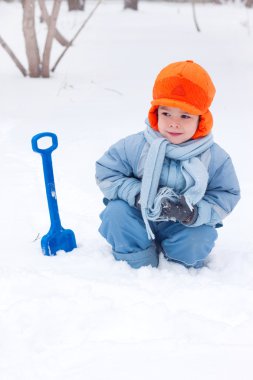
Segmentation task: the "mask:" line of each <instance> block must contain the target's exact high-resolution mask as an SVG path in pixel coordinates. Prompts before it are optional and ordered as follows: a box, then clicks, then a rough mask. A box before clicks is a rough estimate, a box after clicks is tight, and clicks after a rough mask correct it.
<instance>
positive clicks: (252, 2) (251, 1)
mask: <svg viewBox="0 0 253 380" xmlns="http://www.w3.org/2000/svg"><path fill="white" fill-rule="evenodd" d="M244 4H245V7H247V8H252V7H253V0H246V1H245V3H244Z"/></svg>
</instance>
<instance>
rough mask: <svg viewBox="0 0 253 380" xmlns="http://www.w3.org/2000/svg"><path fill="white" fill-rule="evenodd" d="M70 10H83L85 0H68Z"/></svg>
mask: <svg viewBox="0 0 253 380" xmlns="http://www.w3.org/2000/svg"><path fill="white" fill-rule="evenodd" d="M68 5H69V11H83V10H84V5H85V0H68Z"/></svg>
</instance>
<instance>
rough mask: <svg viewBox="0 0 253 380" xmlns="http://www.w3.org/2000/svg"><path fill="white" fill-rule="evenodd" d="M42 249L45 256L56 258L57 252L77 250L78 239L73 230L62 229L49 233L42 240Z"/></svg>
mask: <svg viewBox="0 0 253 380" xmlns="http://www.w3.org/2000/svg"><path fill="white" fill-rule="evenodd" d="M41 248H42V252H43V254H44V255H45V256H55V255H56V252H57V251H61V250H62V251H65V252H70V251H72V250H73V249H74V248H76V238H75V234H74V232H73V231H72V230H69V229H68V230H65V229H64V228H62V229H61V230H59V231H49V232H48V233H47V234H46V235H45V236H43V237H42V239H41Z"/></svg>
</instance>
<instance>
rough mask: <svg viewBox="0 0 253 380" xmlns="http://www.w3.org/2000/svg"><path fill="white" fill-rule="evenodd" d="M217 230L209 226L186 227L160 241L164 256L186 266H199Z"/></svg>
mask: <svg viewBox="0 0 253 380" xmlns="http://www.w3.org/2000/svg"><path fill="white" fill-rule="evenodd" d="M216 239H217V231H216V229H215V228H214V227H211V226H206V225H203V226H200V227H195V228H194V227H192V228H189V227H186V228H185V229H183V230H182V231H180V232H178V233H176V234H174V235H173V236H171V237H168V238H167V239H165V240H164V241H163V242H162V248H163V251H164V254H165V257H167V258H168V259H171V260H174V261H177V262H181V263H182V264H184V265H185V266H187V267H196V268H197V267H201V266H203V264H204V262H205V259H206V258H207V256H208V255H209V253H210V252H211V251H212V249H213V247H214V244H215V240H216Z"/></svg>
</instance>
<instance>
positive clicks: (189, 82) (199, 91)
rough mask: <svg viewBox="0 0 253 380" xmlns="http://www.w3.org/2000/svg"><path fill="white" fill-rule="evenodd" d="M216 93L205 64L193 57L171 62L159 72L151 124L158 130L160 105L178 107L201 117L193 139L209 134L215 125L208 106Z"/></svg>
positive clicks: (149, 115)
mask: <svg viewBox="0 0 253 380" xmlns="http://www.w3.org/2000/svg"><path fill="white" fill-rule="evenodd" d="M214 95H215V87H214V84H213V82H212V80H211V78H210V76H209V75H208V73H207V72H206V71H205V70H204V69H203V67H201V66H200V65H198V64H197V63H195V62H193V61H190V60H188V61H183V62H175V63H171V64H170V65H168V66H166V67H165V68H164V69H162V70H161V71H160V73H159V74H158V76H157V78H156V80H155V84H154V87H153V100H152V102H151V105H152V107H151V108H150V110H149V114H148V119H149V122H150V125H151V127H152V128H153V129H155V130H158V117H157V109H158V107H159V106H167V107H176V108H180V109H182V110H183V111H186V112H189V113H190V114H193V115H199V116H200V120H199V125H198V128H197V130H196V132H195V134H194V135H193V137H192V138H193V139H197V138H199V137H203V136H206V135H208V133H209V132H210V130H211V128H212V126H213V118H212V114H211V112H210V111H209V109H208V108H209V107H210V105H211V103H212V100H213V97H214Z"/></svg>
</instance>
